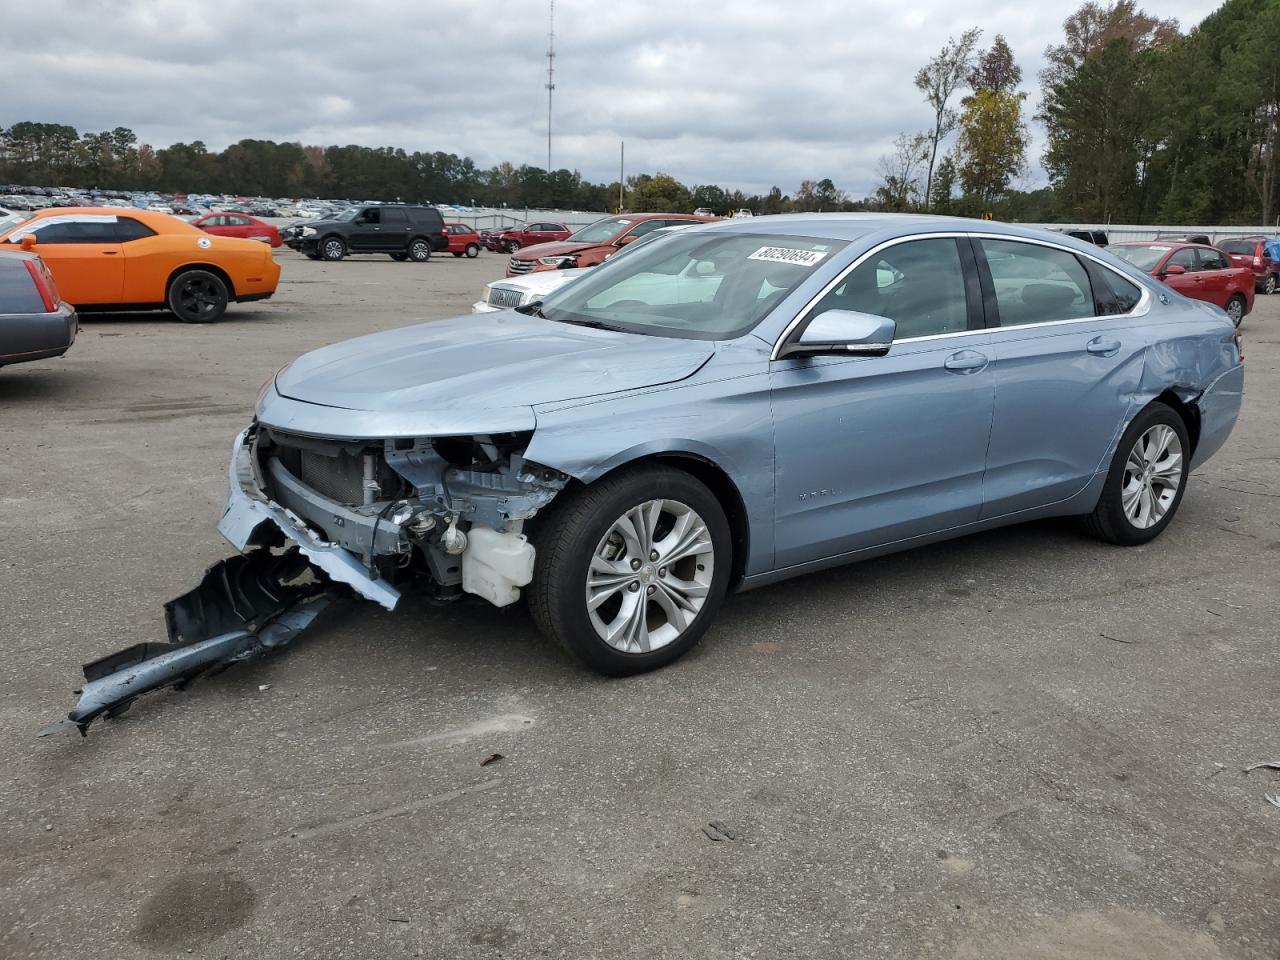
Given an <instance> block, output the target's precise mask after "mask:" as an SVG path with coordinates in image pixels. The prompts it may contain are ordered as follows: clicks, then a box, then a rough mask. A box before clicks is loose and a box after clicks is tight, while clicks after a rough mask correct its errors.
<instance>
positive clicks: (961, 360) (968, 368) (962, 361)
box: [942, 350, 990, 373]
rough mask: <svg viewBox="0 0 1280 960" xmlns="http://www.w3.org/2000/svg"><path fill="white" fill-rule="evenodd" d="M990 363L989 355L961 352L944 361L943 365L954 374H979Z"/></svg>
mask: <svg viewBox="0 0 1280 960" xmlns="http://www.w3.org/2000/svg"><path fill="white" fill-rule="evenodd" d="M988 363H990V361H989V360H988V359H987V355H986V354H984V353H979V352H978V351H977V350H961V351H960V352H959V353H953V354H951V356H949V357H947V359H946V360H944V361H943V363H942V365H943V366H944V367H946V368H947V369H948V370H950V371H951V372H952V373H977V372H978V371H979V370H981V369H982V368H983V367H985V366H986V365H987V364H988Z"/></svg>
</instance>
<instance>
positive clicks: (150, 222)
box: [24, 207, 186, 226]
mask: <svg viewBox="0 0 1280 960" xmlns="http://www.w3.org/2000/svg"><path fill="white" fill-rule="evenodd" d="M121 215H128V216H130V217H135V218H137V219H138V220H140V221H142V222H143V223H145V224H146V225H147V226H155V225H156V224H162V225H164V226H170V225H172V224H175V223H185V222H186V221H185V220H180V219H178V218H177V217H175V216H174V215H173V214H171V213H157V212H156V211H155V210H143V209H141V208H139V207H45V208H44V209H43V210H38V211H36V212H35V213H33V214H32V215H31V219H30V220H26V221H24V226H25V225H30V224H31V223H34V222H35V221H37V220H47V219H48V218H49V217H74V216H95V217H118V216H121Z"/></svg>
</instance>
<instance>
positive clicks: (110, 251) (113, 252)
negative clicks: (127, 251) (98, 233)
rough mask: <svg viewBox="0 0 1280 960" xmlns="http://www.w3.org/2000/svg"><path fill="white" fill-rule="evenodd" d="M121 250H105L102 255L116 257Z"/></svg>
mask: <svg viewBox="0 0 1280 960" xmlns="http://www.w3.org/2000/svg"><path fill="white" fill-rule="evenodd" d="M119 252H120V251H119V250H103V251H102V255H103V256H104V257H114V256H115V255H116V254H117V253H119Z"/></svg>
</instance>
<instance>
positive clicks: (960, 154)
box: [955, 37, 1027, 211]
mask: <svg viewBox="0 0 1280 960" xmlns="http://www.w3.org/2000/svg"><path fill="white" fill-rule="evenodd" d="M996 40H997V42H996V43H994V44H993V45H992V47H991V49H989V50H986V51H984V52H983V54H982V56H981V57H980V58H979V59H978V63H977V66H976V67H975V68H974V70H973V73H972V75H971V82H973V83H975V84H976V85H975V86H974V88H973V93H972V94H971V95H970V96H968V97H966V98H965V100H964V108H963V110H962V111H961V114H960V136H959V137H958V138H957V140H956V150H955V156H956V160H955V162H956V174H957V176H958V177H959V179H960V185H961V187H962V189H963V190H964V193H965V196H966V199H967V201H968V202H969V204H970V205H973V204H976V205H977V207H978V209H979V210H980V211H987V210H990V209H991V207H992V205H993V204H994V203H995V202H996V201H997V200H999V199H1000V198H1002V197H1003V196H1004V194H1005V193H1006V192H1007V191H1008V189H1009V184H1010V182H1011V181H1012V179H1013V178H1014V177H1015V176H1016V175H1017V174H1018V173H1020V172H1021V171H1022V170H1023V169H1024V168H1025V166H1026V155H1027V127H1026V124H1025V123H1023V121H1022V101H1023V98H1024V97H1025V94H1021V93H1018V92H1017V89H1016V88H1017V83H1018V80H1019V79H1021V76H1022V72H1021V70H1019V68H1018V66H1017V64H1015V63H1014V62H1013V56H1012V53H1011V52H1010V51H1009V47H1008V45H1007V44H1006V43H1004V38H1003V37H997V38H996Z"/></svg>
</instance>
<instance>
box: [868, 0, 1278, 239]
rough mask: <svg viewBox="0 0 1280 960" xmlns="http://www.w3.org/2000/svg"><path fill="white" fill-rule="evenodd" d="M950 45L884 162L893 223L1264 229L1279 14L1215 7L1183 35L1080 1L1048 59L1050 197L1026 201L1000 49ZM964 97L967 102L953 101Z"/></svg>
mask: <svg viewBox="0 0 1280 960" xmlns="http://www.w3.org/2000/svg"><path fill="white" fill-rule="evenodd" d="M980 36H981V31H979V30H977V29H973V30H969V31H967V32H966V33H964V34H962V35H961V36H960V37H959V38H952V39H951V40H949V41H948V43H947V44H946V45H945V46H944V47H943V48H942V50H940V51H939V52H938V53H937V54H936V55H935V56H934V57H932V58H930V60H929V61H928V62H927V63H926V64H925V65H924V66H923V67H922V68H921V69H920V71H919V73H918V74H917V75H916V78H915V83H916V86H917V88H919V90H920V92H921V94H922V96H923V99H924V100H925V102H926V103H927V104H928V105H929V107H930V108H931V112H932V114H933V118H934V119H933V124H932V126H931V127H930V128H929V129H928V130H925V131H923V132H920V133H915V134H906V133H904V134H901V135H900V136H899V137H898V138H897V139H896V140H895V141H894V149H893V150H892V151H891V152H890V153H889V154H886V155H885V156H884V157H883V158H882V159H881V161H880V179H881V183H880V185H879V187H877V189H876V195H875V198H874V200H875V202H876V203H877V204H878V205H879V206H880V207H882V208H885V209H894V210H916V211H931V212H936V213H960V214H965V215H970V216H973V215H980V214H985V213H991V214H992V215H994V216H995V217H996V218H998V219H1009V220H1013V219H1018V220H1030V221H1057V222H1062V221H1074V222H1080V223H1112V222H1114V223H1146V222H1159V223H1200V224H1203V223H1248V224H1256V223H1266V224H1271V223H1276V222H1277V218H1278V217H1280V189H1278V187H1277V179H1278V177H1277V175H1278V174H1280V0H1226V2H1225V3H1223V5H1222V6H1221V7H1220V8H1219V9H1218V10H1217V11H1215V12H1214V13H1213V14H1211V15H1210V16H1209V17H1207V18H1206V19H1205V20H1204V21H1203V22H1202V23H1200V24H1199V25H1198V26H1196V27H1194V28H1193V29H1191V30H1190V31H1189V32H1188V33H1185V34H1184V33H1182V32H1180V30H1179V28H1178V24H1177V23H1176V22H1175V21H1173V20H1161V19H1158V18H1156V17H1152V16H1150V15H1148V14H1146V13H1144V12H1143V11H1142V10H1141V9H1139V8H1138V5H1137V3H1136V0H1111V2H1109V3H1098V2H1093V0H1090V2H1087V3H1085V4H1083V5H1082V6H1081V7H1080V8H1079V9H1077V10H1076V11H1075V12H1073V13H1072V14H1071V15H1070V16H1068V17H1067V18H1066V20H1065V21H1064V23H1063V40H1062V42H1061V43H1059V44H1054V45H1052V46H1050V47H1049V48H1048V50H1046V51H1045V58H1046V60H1047V62H1048V65H1047V66H1046V68H1045V69H1044V70H1043V71H1042V72H1041V74H1040V77H1039V81H1040V89H1041V94H1042V97H1041V106H1040V109H1039V111H1038V112H1037V114H1036V115H1035V116H1034V118H1033V119H1034V120H1036V121H1038V122H1040V123H1042V124H1043V125H1044V127H1045V131H1046V133H1047V135H1048V146H1047V149H1046V151H1045V154H1044V157H1043V165H1044V170H1045V172H1046V174H1047V175H1048V182H1049V185H1048V187H1046V188H1043V189H1039V190H1033V191H1026V190H1020V189H1018V183H1019V181H1020V178H1022V177H1023V176H1024V175H1025V174H1026V173H1027V171H1028V161H1027V156H1026V152H1027V142H1028V136H1027V118H1026V117H1025V109H1024V98H1025V95H1024V94H1022V93H1019V92H1018V90H1017V87H1018V84H1019V83H1020V82H1021V79H1022V71H1021V68H1019V67H1018V65H1017V64H1016V62H1015V61H1014V56H1013V52H1012V50H1011V49H1010V48H1009V45H1008V43H1007V42H1006V41H1005V39H1004V37H1002V36H1000V35H996V36H995V37H994V38H993V40H992V44H991V46H990V47H988V48H987V49H985V50H980V49H978V42H979V39H980ZM962 93H963V96H961V94H962Z"/></svg>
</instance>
